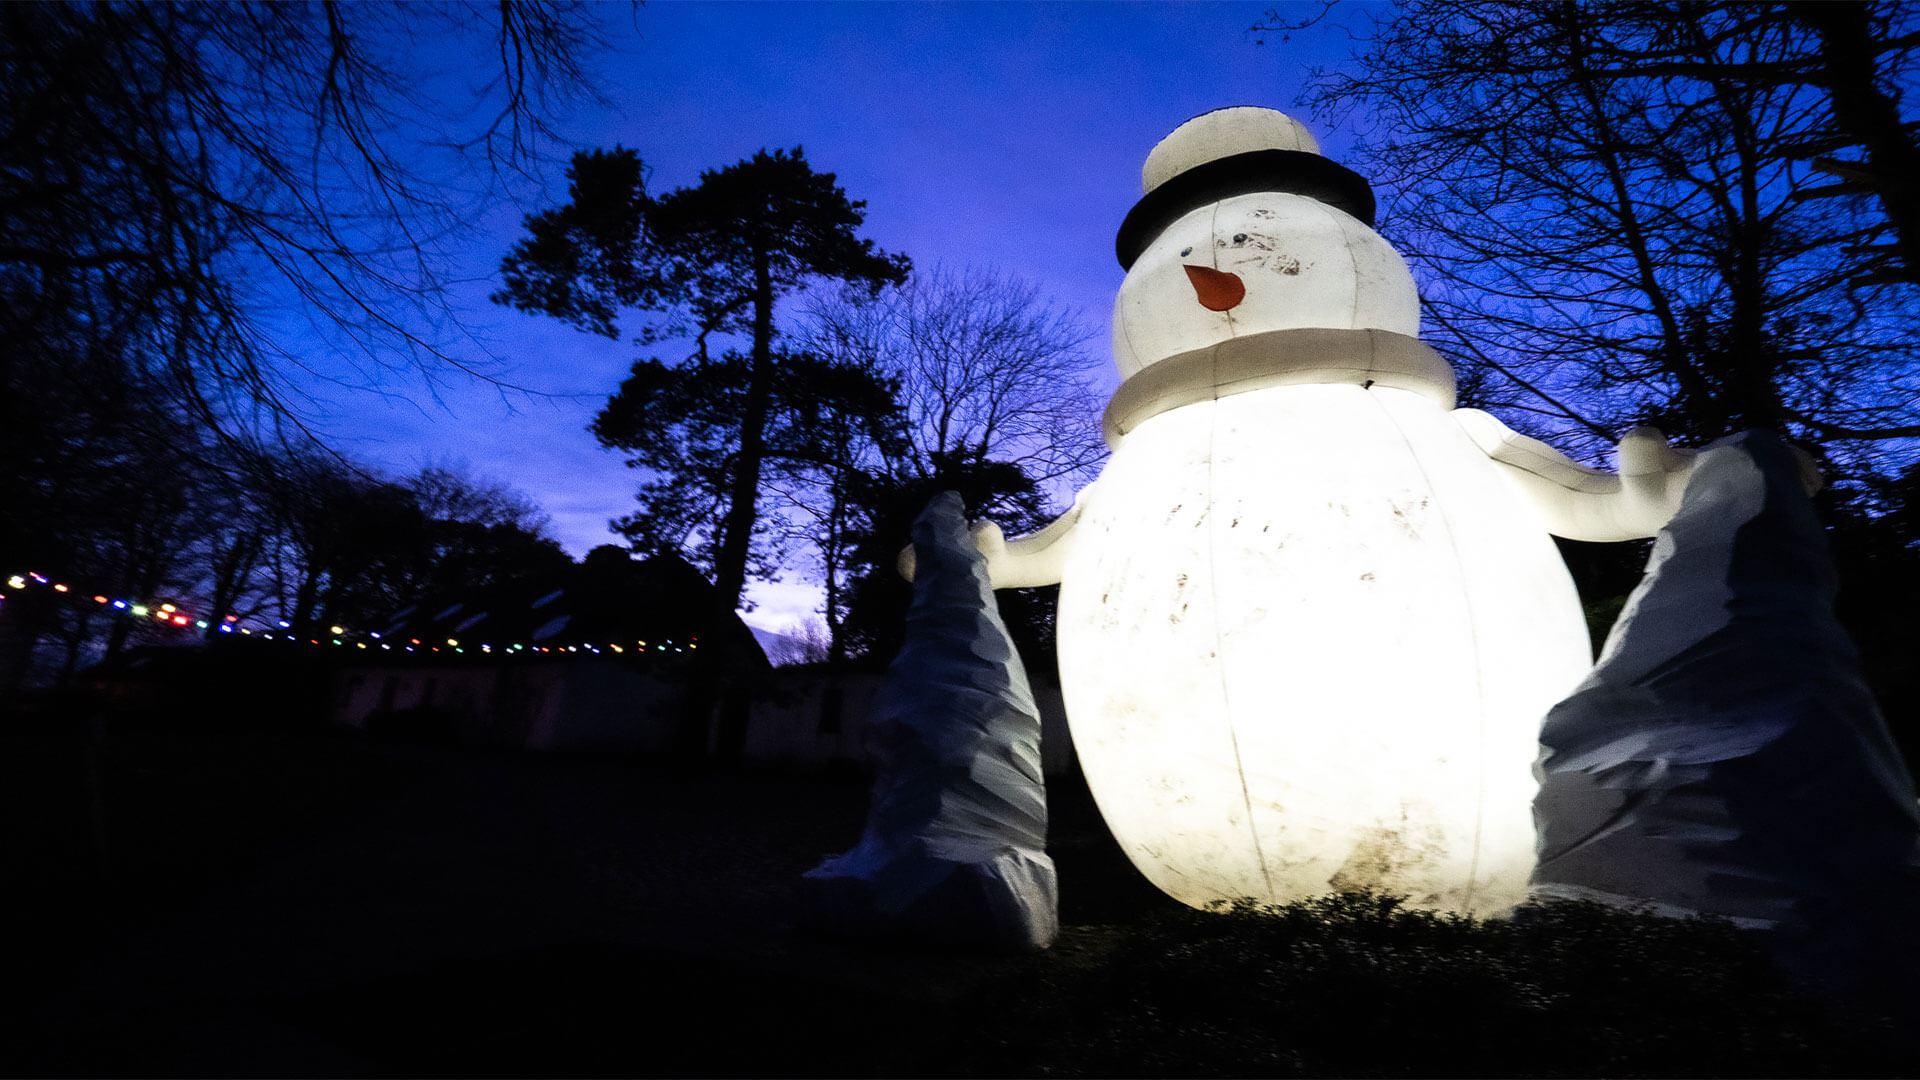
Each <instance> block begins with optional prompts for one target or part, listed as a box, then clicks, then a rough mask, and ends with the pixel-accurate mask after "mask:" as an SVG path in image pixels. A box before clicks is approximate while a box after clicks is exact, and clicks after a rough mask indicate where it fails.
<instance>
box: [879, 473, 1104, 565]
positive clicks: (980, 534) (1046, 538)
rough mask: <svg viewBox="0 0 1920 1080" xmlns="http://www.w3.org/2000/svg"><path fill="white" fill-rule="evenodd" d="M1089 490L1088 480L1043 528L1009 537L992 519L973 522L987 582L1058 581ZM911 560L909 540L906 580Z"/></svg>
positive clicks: (904, 562) (904, 552)
mask: <svg viewBox="0 0 1920 1080" xmlns="http://www.w3.org/2000/svg"><path fill="white" fill-rule="evenodd" d="M1092 490H1093V485H1091V484H1089V485H1088V486H1086V487H1085V488H1082V489H1081V491H1080V494H1079V496H1078V497H1076V498H1075V499H1074V500H1073V506H1072V508H1071V509H1069V510H1068V511H1067V512H1066V513H1064V514H1061V515H1060V516H1059V517H1057V518H1055V519H1053V521H1052V522H1051V523H1049V524H1048V525H1047V527H1046V528H1044V529H1041V530H1039V531H1038V532H1031V533H1028V534H1026V535H1025V536H1016V537H1014V538H1012V539H1011V540H1009V539H1007V538H1006V536H1005V535H1003V534H1002V533H1001V531H1000V526H998V525H995V524H994V523H993V522H991V521H977V522H975V523H974V525H973V530H972V534H973V542H974V545H975V546H977V547H978V548H979V549H980V554H982V555H984V556H986V560H987V580H988V582H989V583H990V584H992V586H993V587H994V588H996V589H1023V588H1027V587H1028V586H1033V585H1058V584H1060V574H1061V568H1062V567H1064V566H1065V565H1066V561H1067V552H1068V551H1069V550H1070V549H1071V548H1072V539H1073V527H1074V525H1075V524H1077V523H1078V522H1079V520H1080V511H1081V509H1082V508H1083V507H1085V506H1086V503H1087V494H1088V492H1090V491H1092ZM914 562H915V560H914V554H913V545H911V544H909V545H907V546H906V547H905V548H903V549H901V551H900V560H899V569H900V576H901V577H904V578H906V579H907V580H908V581H912V580H913V571H914Z"/></svg>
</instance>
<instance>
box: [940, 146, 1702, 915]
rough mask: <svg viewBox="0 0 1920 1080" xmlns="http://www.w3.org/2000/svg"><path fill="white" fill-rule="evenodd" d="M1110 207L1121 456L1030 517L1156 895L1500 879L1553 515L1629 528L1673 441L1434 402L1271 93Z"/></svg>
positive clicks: (1312, 158)
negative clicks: (1060, 510)
mask: <svg viewBox="0 0 1920 1080" xmlns="http://www.w3.org/2000/svg"><path fill="white" fill-rule="evenodd" d="M1143 187H1144V189H1145V194H1144V196H1143V197H1142V199H1141V200H1140V202H1139V204H1138V205H1137V206H1135V207H1134V209H1133V210H1132V212H1131V213H1129V214H1128V216H1127V218H1126V221H1125V223H1124V224H1123V225H1122V226H1121V229H1120V234H1119V241H1118V249H1119V256H1120V262H1121V265H1122V266H1123V267H1125V268H1126V269H1127V276H1126V280H1125V282H1124V283H1123V284H1122V285H1121V287H1120V293H1119V297H1118V300H1117V302H1116V304H1115V310H1114V321H1113V351H1114V359H1115V362H1116V363H1117V364H1118V365H1119V369H1120V374H1121V376H1122V377H1123V379H1124V382H1123V384H1122V385H1121V387H1120V389H1119V391H1118V392H1117V393H1116V394H1115V395H1114V397H1113V400H1112V402H1111V404H1110V405H1109V406H1108V408H1107V412H1106V418H1105V422H1106V432H1107V438H1108V441H1109V443H1110V444H1111V446H1112V449H1113V456H1112V459H1111V461H1110V462H1109V463H1108V465H1107V467H1106V469H1105V471H1104V473H1103V474H1102V476H1101V477H1100V479H1099V480H1098V481H1097V482H1095V483H1094V484H1092V485H1090V486H1088V487H1087V488H1086V489H1085V490H1084V491H1082V492H1081V493H1080V495H1079V498H1078V499H1077V500H1076V502H1075V505H1074V507H1073V509H1072V510H1070V511H1069V512H1068V513H1067V514H1066V515H1064V516H1063V517H1062V518H1060V520H1058V521H1056V522H1055V523H1053V524H1052V525H1050V526H1049V527H1048V528H1046V529H1045V530H1043V531H1041V532H1039V533H1036V534H1033V535H1031V536H1027V537H1021V538H1016V539H1012V540H1007V539H1004V538H1002V536H1001V535H1000V533H999V531H998V529H997V528H995V527H993V526H991V525H983V526H979V527H977V528H976V531H975V536H976V540H977V542H978V543H979V544H980V547H981V549H982V551H983V552H985V554H986V555H987V558H988V565H989V571H990V573H991V575H992V578H993V583H994V585H995V587H1009V586H1023V585H1039V584H1050V583H1053V582H1059V583H1060V586H1061V589H1060V602H1059V614H1058V623H1057V626H1058V641H1059V659H1060V673H1061V678H1062V680H1063V683H1064V690H1065V697H1066V706H1067V714H1068V722H1069V724H1070V726H1071V730H1072V732H1073V738H1074V744H1075V746H1076V748H1077V749H1078V751H1079V754H1080V758H1081V763H1082V767H1083V769H1084V771H1085V773H1086V776H1087V780H1088V782H1089V784H1090V785H1091V787H1092V790H1093V794H1094V797H1095V799H1096V800H1097V802H1098V803H1099V806H1100V810H1101V812H1102V814H1103V815H1104V816H1105V817H1106V819H1107V822H1108V824H1109V825H1110V827H1111V828H1112V830H1113V833H1114V835H1115V837H1117V838H1118V840H1119V842H1120V844H1121V846H1122V847H1123V848H1124V849H1125V850H1126V852H1127V854H1128V856H1129V857H1131V858H1132V860H1133V861H1134V863H1135V864H1136V865H1137V866H1138V867H1139V868H1140V870H1141V871H1142V872H1143V873H1145V874H1146V876H1147V877H1148V878H1149V879H1151V880H1152V881H1153V882H1154V884H1156V885H1158V886H1159V887H1160V888H1162V889H1163V890H1165V891H1166V892H1168V893H1170V894H1172V895H1173V896H1175V897H1177V898H1178V899H1180V900H1182V901H1184V902H1186V903H1189V904H1193V905H1195V906H1202V905H1205V904H1207V903H1208V902H1210V901H1214V900H1220V899H1233V898H1238V897H1253V898H1256V899H1260V900H1264V901H1271V902H1283V901H1286V900H1291V899H1296V898H1299V897H1303V896H1311V895H1317V894H1321V893H1325V892H1329V891H1334V890H1342V889H1354V888H1364V887H1372V888H1377V889H1381V890H1385V891H1390V892H1394V893H1399V894H1404V895H1406V896H1408V897H1409V898H1410V902H1411V903H1413V904H1415V905H1419V906H1422V907H1428V908H1440V909H1451V910H1457V911H1467V912H1476V911H1478V912H1485V911H1492V910H1498V909H1501V908H1504V907H1507V906H1510V905H1512V904H1514V903H1516V902H1518V901H1520V900H1521V899H1523V898H1524V896H1525V894H1526V888H1527V877H1528V873H1529V871H1530V870H1531V869H1532V867H1533V863H1534V826H1533V821H1532V817H1531V808H1530V807H1531V801H1532V798H1533V794H1534V789H1535V781H1534V779H1533V775H1532V766H1533V762H1534V758H1535V755H1536V753H1537V750H1538V743H1537V735H1538V732H1539V729H1540V723H1541V719H1542V717H1543V716H1544V715H1545V713H1546V712H1547V710H1548V709H1549V708H1550V707H1552V706H1553V705H1554V704H1555V703H1556V702H1557V701H1559V700H1560V699H1561V698H1563V697H1564V696H1566V695H1567V693H1568V692H1569V691H1571V690H1572V689H1573V688H1574V686H1575V684H1577V683H1578V682H1579V681H1580V679H1581V678H1582V677H1583V676H1584V675H1585V674H1586V672H1587V671H1588V670H1589V669H1590V668H1591V666H1592V663H1591V653H1590V650H1589V645H1588V637H1587V630H1586V627H1585V624H1584V621H1583V619H1582V617H1581V611H1580V605H1579V601H1578V599H1577V597H1576V595H1575V592H1574V589H1573V585H1572V582H1571V581H1570V579H1569V578H1568V575H1567V571H1566V569H1565V567H1564V565H1563V564H1562V563H1561V561H1560V558H1559V555H1558V553H1557V551H1556V550H1555V548H1554V545H1553V542H1552V540H1551V539H1550V538H1549V535H1548V534H1549V533H1553V534H1558V535H1561V536H1567V537H1572V538H1576V539H1586V540H1619V539H1629V538H1633V537H1644V536H1651V535H1653V534H1654V533H1655V532H1656V531H1658V530H1659V529H1660V527H1661V526H1662V525H1663V524H1664V523H1665V522H1666V521H1667V519H1668V518H1669V517H1671V516H1672V513H1673V511H1674V508H1675V507H1676V506H1677V504H1678V500H1679V496H1680V493H1681V491H1682V489H1683V488H1684V486H1685V481H1686V477H1687V472H1688V469H1689V461H1690V455H1688V454H1685V453H1683V452H1679V451H1674V450H1671V449H1669V448H1668V447H1667V445H1666V443H1665V441H1664V439H1662V438H1661V437H1660V435H1659V433H1658V432H1654V431H1652V430H1650V429H1643V430H1639V431H1636V432H1634V433H1632V434H1630V435H1629V436H1628V437H1627V438H1626V439H1625V440H1623V442H1622V444H1621V446H1620V447H1619V470H1620V471H1619V474H1618V475H1615V474H1607V473H1600V472H1596V471H1593V470H1590V469H1586V468H1582V467H1580V466H1578V465H1575V464H1574V463H1573V462H1571V461H1569V460H1568V459H1567V458H1566V457H1565V456H1563V455H1561V454H1560V453H1558V452H1557V451H1554V450H1552V449H1551V448H1549V447H1547V446H1545V445H1543V444H1541V443H1539V442H1536V441H1534V440H1532V439H1528V438H1525V437H1522V436H1519V435H1517V434H1515V433H1513V432H1512V431H1510V430H1508V429H1507V428H1506V427H1505V426H1504V425H1502V424H1501V423H1500V422H1499V421H1498V420H1496V419H1494V418H1493V417H1491V416H1489V415H1487V414H1485V413H1481V412H1477V411H1472V410H1456V409H1454V388H1453V373H1452V371H1451V369H1450V368H1449V367H1448V365H1447V363H1446V362H1445V361H1444V360H1443V359H1441V358H1440V356H1439V355H1438V354H1437V353H1435V352H1434V351H1433V350H1432V349H1430V348H1428V347H1427V346H1426V345H1423V344H1421V342H1420V341H1419V298H1418V296H1417V294H1416V292H1415V288H1414V283H1413V278H1412V276H1411V275H1410V274H1409V273H1408V270H1407V267H1406V264H1405V262H1404V261H1403V260H1402V259H1401V258H1400V256H1399V255H1398V254H1397V253H1396V252H1395V251H1394V250H1393V248H1392V247H1391V246H1389V245H1388V244H1387V242H1386V241H1385V240H1383V239H1382V238H1381V237H1380V236H1379V235H1378V234H1377V233H1375V232H1374V231H1373V229H1372V227H1371V222H1372V213H1373V195H1372V192H1371V189H1370V188H1369V187H1368V185H1367V183H1366V181H1365V180H1363V179H1361V178H1360V177H1359V176H1358V175H1357V174H1354V173H1352V172H1350V171H1349V170H1347V169H1345V168H1343V167H1341V166H1339V165H1337V164H1335V163H1333V162H1332V161H1330V160H1328V159H1326V158H1324V157H1322V156H1320V154H1319V151H1318V147H1317V145H1316V143H1315V142H1314V140H1313V138H1312V137H1311V136H1310V135H1308V134H1307V132H1306V131H1305V129H1303V128H1302V127H1301V126H1300V125H1299V124H1297V123H1296V122H1294V121H1293V120H1292V119H1290V118H1288V117H1286V116H1284V115H1282V114H1281V113H1278V112H1274V111H1272V110H1270V109H1258V108H1233V109H1223V110H1219V111H1217V112H1211V113H1207V114H1205V115H1203V116H1200V117H1198V118H1196V119H1194V120H1191V121H1189V122H1187V123H1186V124H1184V125H1182V126H1181V127H1180V128H1178V129H1177V130H1175V131H1174V132H1173V133H1172V134H1171V135H1169V136H1168V137H1167V138H1166V139H1165V140H1163V141H1162V142H1161V143H1160V144H1159V145H1158V146H1157V147H1155V148H1154V150H1153V152H1152V153H1151V154H1150V155H1149V156H1148V158H1147V161H1146V167H1145V169H1144V175H1143Z"/></svg>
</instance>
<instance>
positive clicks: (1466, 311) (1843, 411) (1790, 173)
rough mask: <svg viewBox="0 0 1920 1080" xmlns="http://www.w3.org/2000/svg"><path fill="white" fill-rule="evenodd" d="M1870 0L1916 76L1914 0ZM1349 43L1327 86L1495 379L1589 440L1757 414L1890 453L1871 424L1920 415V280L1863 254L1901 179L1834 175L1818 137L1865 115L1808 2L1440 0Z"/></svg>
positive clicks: (1880, 54)
mask: <svg viewBox="0 0 1920 1080" xmlns="http://www.w3.org/2000/svg"><path fill="white" fill-rule="evenodd" d="M1836 6H1842V7H1854V5H1836ZM1858 7H1859V8H1860V10H1861V11H1864V12H1865V13H1866V21H1867V23H1868V24H1869V25H1870V29H1871V30H1872V33H1873V34H1874V35H1877V37H1876V40H1877V41H1879V44H1878V45H1876V46H1873V47H1871V48H1869V49H1867V50H1866V54H1867V55H1869V56H1871V57H1872V58H1874V59H1875V60H1876V62H1877V63H1878V67H1877V69H1876V72H1875V73H1871V74H1869V76H1868V82H1869V84H1870V86H1871V89H1873V91H1874V92H1875V93H1876V94H1879V95H1880V97H1879V99H1878V100H1879V102H1880V104H1881V105H1885V104H1886V103H1887V102H1888V101H1890V100H1891V101H1898V100H1899V93H1900V90H1901V88H1903V87H1904V88H1906V90H1907V92H1909V93H1910V92H1911V87H1912V86H1913V85H1914V64H1913V58H1914V56H1915V55H1916V54H1915V52H1914V46H1915V45H1916V44H1920V37H1916V35H1915V30H1916V23H1920V18H1917V17H1916V12H1915V8H1914V7H1913V6H1912V5H1909V4H1893V3H1877V4H1871V5H1859V6H1858ZM1852 28H1853V29H1854V30H1859V29H1860V27H1859V26H1854V27H1852ZM1856 44H1857V42H1856ZM1358 63H1359V73H1358V74H1353V75H1335V76H1331V77H1326V78H1323V79H1322V80H1321V82H1320V83H1319V85H1318V88H1317V90H1316V98H1315V100H1316V102H1317V103H1318V105H1320V106H1321V107H1322V108H1323V110H1325V111H1327V112H1329V113H1338V112H1340V111H1341V110H1342V109H1345V108H1348V107H1351V106H1357V107H1359V108H1363V109H1367V110H1371V111H1372V113H1373V115H1374V119H1375V120H1376V122H1377V131H1378V135H1377V136H1376V137H1374V138H1373V139H1371V140H1370V141H1369V142H1368V143H1367V144H1366V146H1365V156H1366V158H1367V159H1368V160H1367V162H1366V167H1367V168H1368V169H1370V170H1371V172H1372V173H1373V175H1374V176H1375V178H1376V179H1377V180H1379V181H1381V182H1382V183H1383V186H1384V187H1386V188H1388V189H1389V190H1391V191H1392V192H1393V193H1394V197H1393V199H1392V200H1391V203H1390V209H1391V212H1390V214H1389V215H1388V220H1387V223H1386V225H1385V226H1384V228H1385V231H1387V232H1388V234H1389V235H1390V237H1391V238H1393V239H1394V240H1395V241H1396V243H1397V244H1398V245H1399V246H1400V247H1401V248H1402V250H1403V251H1405V252H1406V253H1407V254H1408V256H1409V258H1410V259H1411V260H1412V261H1413V262H1414V263H1415V265H1416V270H1417V272H1418V273H1420V274H1421V276H1422V277H1423V286H1424V291H1425V301H1426V314H1427V317H1428V319H1429V321H1430V323H1431V324H1433V326H1434V329H1435V333H1434V335H1433V336H1434V337H1435V338H1436V340H1437V343H1438V344H1439V345H1440V346H1441V348H1442V349H1443V350H1445V351H1447V352H1449V353H1450V354H1452V356H1453V358H1454V359H1455V361H1456V365H1457V366H1458V367H1460V368H1461V369H1462V371H1463V374H1464V375H1465V376H1466V379H1465V386H1466V388H1467V389H1468V390H1469V391H1471V392H1472V394H1473V395H1474V396H1475V397H1476V398H1477V401H1476V403H1479V404H1487V405H1492V406H1499V407H1504V408H1505V409H1507V410H1509V411H1510V412H1515V411H1517V412H1520V413H1523V414H1526V413H1530V414H1532V416H1533V417H1534V426H1535V427H1536V429H1540V428H1545V429H1549V430H1551V429H1558V430H1555V431H1553V432H1552V433H1553V434H1555V436H1556V437H1557V438H1559V439H1561V440H1563V441H1564V442H1569V443H1575V444H1577V443H1579V442H1580V441H1582V440H1584V441H1585V444H1586V446H1587V447H1588V449H1589V450H1590V451H1592V452H1595V453H1598V452H1600V451H1601V450H1602V449H1603V448H1604V446H1605V445H1606V444H1608V443H1610V442H1611V439H1612V437H1613V436H1614V435H1617V434H1618V433H1619V431H1620V429H1622V428H1623V427H1624V426H1626V425H1628V424H1631V423H1635V422H1647V421H1651V422H1654V423H1657V424H1660V425H1662V426H1664V427H1666V428H1667V429H1668V430H1669V431H1670V432H1676V433H1679V434H1682V435H1685V436H1689V437H1695V438H1706V437H1712V436H1715V435H1718V434H1721V433H1723V432H1725V431H1729V430H1733V429H1736V428H1740V427H1747V426H1765V427H1771V428H1775V429H1781V430H1784V431H1786V432H1788V433H1790V434H1791V435H1793V436H1794V437H1796V438H1799V439H1802V440H1805V441H1810V442H1814V443H1818V444H1822V445H1823V446H1824V447H1825V449H1827V450H1828V452H1829V453H1830V454H1833V455H1835V456H1836V457H1837V459H1838V460H1839V462H1840V463H1841V464H1842V466H1843V467H1844V468H1848V469H1855V470H1861V471H1871V470H1873V469H1874V468H1875V467H1876V466H1875V464H1874V462H1873V461H1872V460H1870V458H1869V455H1868V454H1867V453H1866V452H1865V449H1864V446H1865V443H1866V442H1868V441H1870V440H1888V439H1892V440H1906V439H1911V438H1912V437H1913V436H1915V435H1920V364H1917V363H1916V360H1920V357H1917V356H1916V353H1915V347H1914V345H1913V335H1912V327H1913V325H1914V316H1915V315H1916V314H1920V310H1917V309H1916V306H1915V305H1916V302H1920V297H1916V295H1915V294H1916V290H1915V289H1913V288H1912V287H1911V285H1907V284H1902V283H1901V281H1900V277H1899V275H1897V274H1886V273H1878V274H1873V273H1868V274H1863V273H1862V269H1863V267H1862V263H1861V256H1862V251H1861V250H1860V249H1861V248H1862V246H1863V245H1867V246H1871V245H1870V242H1871V241H1872V240H1873V239H1874V237H1876V236H1879V235H1882V234H1886V233H1888V232H1889V231H1890V230H1893V229H1894V228H1895V227H1896V226H1897V224H1898V222H1897V221H1896V219H1895V218H1894V217H1892V216H1890V214H1889V210H1890V209H1891V208H1892V207H1893V206H1894V203H1892V202H1888V201H1886V200H1883V199H1880V198H1878V197H1877V196H1876V195H1875V193H1874V192H1873V191H1872V190H1870V189H1869V188H1867V187H1861V188H1858V189H1855V190H1852V191H1848V192H1831V191H1823V190H1822V189H1823V188H1830V187H1831V181H1832V176H1831V175H1830V173H1829V172H1827V171H1823V169H1825V168H1826V166H1823V165H1821V164H1819V163H1817V162H1816V161H1814V160H1812V157H1813V151H1814V150H1817V149H1819V148H1822V147H1824V148H1827V149H1832V148H1833V147H1835V146H1839V145H1845V144H1847V143H1848V141H1849V140H1852V141H1854V142H1856V143H1857V142H1858V141H1859V140H1860V138H1862V137H1863V136H1862V135H1861V134H1860V132H1861V131H1862V130H1863V125H1862V124H1861V123H1860V122H1858V121H1857V120H1849V119H1848V118H1847V117H1845V116H1843V115H1842V114H1841V113H1842V110H1841V109H1840V108H1839V106H1838V104H1837V103H1838V101H1839V97H1838V95H1837V94H1836V92H1835V87H1834V86H1832V85H1830V83H1831V82H1832V71H1831V66H1830V63H1829V55H1828V54H1827V53H1824V52H1823V45H1822V39H1821V38H1820V35H1819V34H1817V33H1816V32H1815V31H1814V30H1813V29H1811V28H1810V27H1809V25H1808V20H1806V19H1803V18H1801V17H1800V16H1799V15H1798V14H1796V13H1795V10H1794V9H1793V8H1792V7H1791V6H1790V5H1778V4H1748V3H1734V2H1712V3H1689V4H1678V3H1581V4H1574V3H1562V2H1557V0H1522V2H1519V3H1502V4H1490V3H1484V2H1478V0H1421V2H1418V3H1413V4H1409V5H1406V6H1404V7H1400V8H1396V9H1395V10H1394V11H1393V13H1391V14H1390V15H1387V16H1385V17H1384V18H1383V19H1382V20H1380V21H1379V22H1378V23H1377V24H1376V27H1375V31H1374V34H1373V36H1372V37H1371V38H1369V39H1368V40H1367V41H1366V42H1365V43H1364V49H1363V53H1362V55H1361V56H1359V57H1358ZM1913 105H1914V103H1912V102H1907V103H1905V105H1904V106H1903V107H1905V108H1908V109H1911V108H1912V107H1913ZM1876 115H1877V114H1876ZM1907 137H1908V138H1909V139H1911V132H1910V130H1909V133H1908V136H1907ZM1876 160H1878V159H1876ZM1828 164H1829V165H1830V164H1831V163H1828ZM1820 196H1830V197H1820ZM1895 201H1896V202H1897V200H1895ZM1884 268H1885V267H1884V265H1883V266H1882V269H1884ZM1522 419H1524V416H1523V417H1522Z"/></svg>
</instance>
